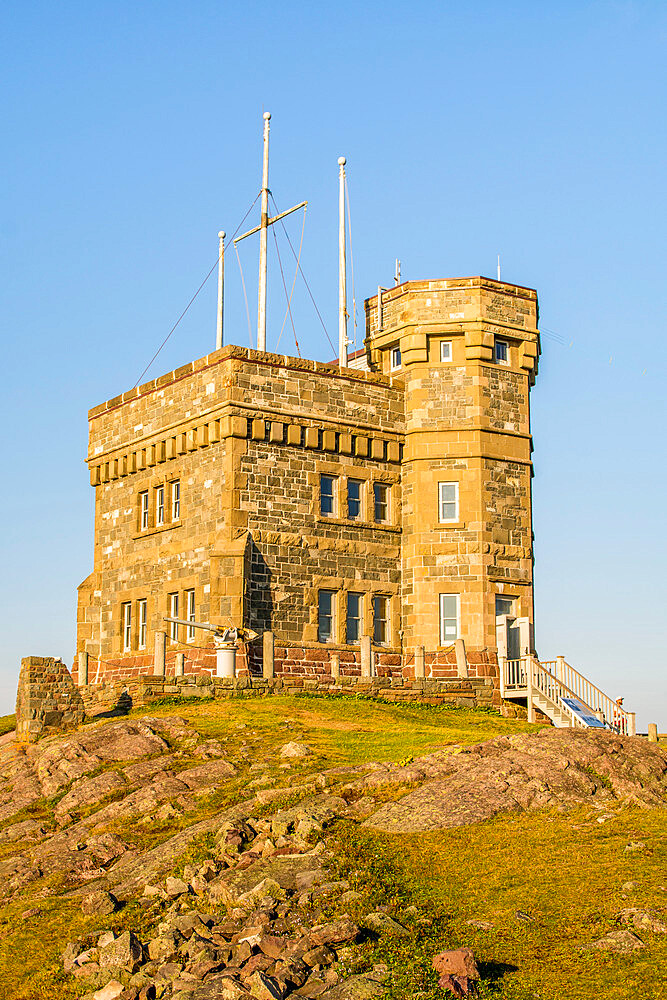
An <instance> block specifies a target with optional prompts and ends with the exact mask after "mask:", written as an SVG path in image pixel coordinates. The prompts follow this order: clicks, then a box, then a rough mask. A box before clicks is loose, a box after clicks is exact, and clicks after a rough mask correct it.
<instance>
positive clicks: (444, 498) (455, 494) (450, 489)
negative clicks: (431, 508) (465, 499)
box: [438, 483, 459, 522]
mask: <svg viewBox="0 0 667 1000" xmlns="http://www.w3.org/2000/svg"><path fill="white" fill-rule="evenodd" d="M438 519H439V520H440V521H441V522H446V521H458V519H459V484H458V483H438Z"/></svg>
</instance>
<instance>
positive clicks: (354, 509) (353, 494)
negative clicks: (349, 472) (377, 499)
mask: <svg viewBox="0 0 667 1000" xmlns="http://www.w3.org/2000/svg"><path fill="white" fill-rule="evenodd" d="M362 488H363V483H362V482H361V480H360V479H348V481H347V516H348V517H349V518H350V519H351V520H352V521H358V520H359V518H360V517H361V490H362Z"/></svg>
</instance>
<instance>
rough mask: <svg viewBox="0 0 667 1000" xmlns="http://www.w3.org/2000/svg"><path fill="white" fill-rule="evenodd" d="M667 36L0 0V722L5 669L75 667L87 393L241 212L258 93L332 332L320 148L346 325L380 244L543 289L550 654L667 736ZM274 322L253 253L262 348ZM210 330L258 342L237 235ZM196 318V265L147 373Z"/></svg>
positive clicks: (536, 425)
mask: <svg viewBox="0 0 667 1000" xmlns="http://www.w3.org/2000/svg"><path fill="white" fill-rule="evenodd" d="M666 43H667V7H665V5H664V4H663V3H661V2H643V3H642V2H634V3H630V2H628V3H621V2H619V3H614V2H591V3H585V2H581V3H568V2H556V3H553V4H550V5H546V4H535V3H520V2H519V3H507V4H498V3H493V4H489V3H484V2H481V3H475V4H464V3H458V4H454V3H449V2H446V0H445V2H439V3H430V2H424V0H416V2H415V3H412V4H409V5H403V6H401V5H393V6H392V5H386V4H379V3H348V2H342V3H339V4H336V5H329V6H326V7H325V6H324V5H319V4H298V3H289V2H288V3H285V2H283V3H281V4H269V3H265V2H254V3H253V2H250V3H244V4H232V3H228V2H219V3H206V2H199V3H198V2H192V3H188V4H186V3H175V2H169V0H163V2H160V3H156V2H145V3H141V4H136V3H128V2H125V0H116V2H114V3H113V4H112V3H99V2H91V3H82V2H70V3H67V2H61V3H59V4H53V3H43V2H42V3H40V2H31V0H24V2H22V3H20V4H19V3H13V4H11V3H6V2H5V3H4V4H0V85H1V87H2V93H3V102H2V104H3V107H2V136H3V140H4V142H3V148H4V154H3V157H2V166H1V168H0V169H1V176H2V183H1V185H0V268H1V274H2V281H1V282H0V325H1V329H2V346H3V356H4V359H5V366H4V371H5V376H4V391H3V393H2V404H1V405H2V408H3V411H4V412H3V427H4V428H5V445H6V447H5V458H4V462H3V470H4V476H3V480H4V488H3V489H2V491H1V501H0V502H1V505H2V511H1V514H2V523H3V525H4V531H3V568H4V572H3V573H2V580H1V587H2V593H1V594H0V600H1V601H2V608H3V617H4V622H5V627H4V641H3V643H2V647H1V650H0V710H2V711H10V710H11V709H12V706H13V701H14V696H15V689H16V678H17V673H18V667H19V662H20V658H21V656H25V655H29V654H51V655H60V656H62V657H63V659H65V661H66V662H68V663H71V660H72V655H73V649H74V631H75V599H76V586H77V585H78V583H79V582H80V581H81V580H83V579H84V578H85V577H86V576H87V575H88V573H89V572H90V569H91V567H92V526H93V520H92V515H93V491H92V490H91V488H90V487H89V485H88V477H87V472H86V468H85V465H84V463H83V458H84V456H85V453H86V437H87V420H86V411H87V409H88V408H89V407H90V406H92V405H94V404H96V403H98V402H100V401H102V400H104V399H106V398H108V397H111V396H114V395H116V394H117V393H118V392H120V391H122V390H123V389H126V388H129V387H131V386H132V385H133V384H134V382H135V381H136V379H137V377H138V376H139V375H140V373H141V372H142V370H143V369H144V367H145V365H146V364H147V363H148V361H149V359H150V358H151V356H152V355H153V353H154V351H155V350H156V348H157V346H158V345H159V344H160V342H161V341H162V340H163V338H164V337H165V335H166V334H167V332H168V331H169V329H170V328H171V326H172V325H173V323H174V322H175V320H176V318H177V317H178V316H179V314H180V313H181V311H182V310H183V308H184V306H185V305H186V304H187V302H188V300H189V299H190V297H191V295H192V294H193V292H194V291H195V289H196V288H197V287H198V285H199V284H200V282H201V280H202V278H203V277H204V275H205V274H206V273H207V271H208V270H209V268H210V267H211V265H212V264H213V263H214V261H215V259H216V255H217V232H218V230H219V229H220V228H223V229H226V230H227V231H228V232H232V231H233V230H234V229H235V228H236V226H237V225H238V223H239V222H240V220H241V218H242V216H243V214H244V213H245V211H246V210H247V208H248V207H249V206H250V204H251V202H252V200H253V198H254V197H255V194H256V193H257V191H258V188H259V185H260V173H261V159H260V157H261V128H262V121H261V115H262V111H263V110H265V109H268V110H270V111H271V112H272V115H273V119H272V131H271V180H270V184H271V189H272V191H273V193H274V195H275V199H276V203H277V204H278V206H279V208H280V209H281V210H282V209H285V208H287V207H289V206H290V205H292V204H294V203H295V202H297V201H300V200H301V199H303V198H307V199H308V200H309V206H308V214H307V220H306V229H305V237H304V247H303V257H302V263H303V268H304V271H305V274H306V277H307V278H308V280H309V282H310V285H311V287H312V290H313V294H314V296H315V299H316V301H317V303H318V307H319V309H320V311H321V313H322V315H323V317H324V320H325V323H326V325H327V327H328V329H329V333H330V336H331V338H332V340H334V341H335V333H336V308H337V298H336V297H337V284H336V267H337V243H336V239H337V201H336V198H337V163H336V160H337V157H338V156H339V155H340V154H344V155H346V156H347V158H348V181H349V191H350V202H351V209H352V244H353V246H352V249H353V255H354V280H355V287H356V297H357V303H358V311H359V320H360V329H362V328H363V298H364V297H365V296H368V295H371V294H372V293H373V291H374V289H375V288H376V287H377V285H378V283H382V284H390V283H391V279H392V275H393V268H394V258H395V257H400V258H401V260H402V267H403V276H404V277H405V278H415V279H418V278H428V277H448V276H458V275H468V274H480V273H481V274H487V275H491V276H494V275H495V267H496V255H497V254H498V253H500V254H501V258H502V274H503V277H504V278H505V279H507V280H508V281H514V282H516V283H518V284H522V285H529V286H533V287H535V288H537V290H538V293H539V297H540V311H541V326H542V329H543V330H545V331H549V332H548V333H545V334H544V336H543V356H542V360H541V368H540V375H539V378H538V382H537V385H536V388H535V390H534V394H533V432H534V435H535V454H534V460H535V480H534V501H535V511H534V519H535V535H536V543H535V554H536V632H537V643H538V650H539V653H540V655H541V656H542V657H543V658H551V657H552V656H555V655H556V654H559V653H562V654H564V655H565V656H566V657H567V659H568V660H569V661H570V662H571V663H573V664H574V665H576V666H578V667H579V668H580V669H582V670H583V671H584V673H587V674H588V675H589V676H590V677H591V678H592V679H593V680H594V681H596V682H597V683H598V684H599V685H600V686H601V687H602V688H603V689H605V690H607V691H608V693H609V694H611V695H612V696H614V697H617V696H619V695H623V696H624V697H625V698H626V706H627V707H629V708H636V709H637V711H638V713H639V724H640V726H641V727H643V728H645V727H646V724H647V722H649V721H657V722H658V723H659V725H660V726H661V728H662V729H663V730H667V680H666V677H667V670H666V666H667V664H666V658H665V648H666V647H667V636H666V634H665V633H666V631H667V629H666V624H665V622H666V617H667V616H666V614H665V603H666V602H665V591H664V582H663V569H664V565H665V555H666V553H665V513H664V512H665V492H666V486H667V482H666V479H667V477H666V474H665V465H666V451H667V449H666V448H665V424H666V419H665V418H666V416H667V414H666V406H665V392H664V383H665V377H666V375H667V372H666V367H667V366H666V364H665V361H666V349H665V325H666V324H665V315H666V312H667V309H666V306H667V301H666V299H667V295H666V292H665V269H666V263H667V262H666V260H665V180H664V163H665V153H666V151H667V136H666V130H665V120H666V116H665V92H666V90H667V85H666V76H665V71H664V66H665V60H666ZM255 212H256V210H255ZM248 225H250V222H249V223H248ZM289 232H290V235H291V238H292V240H293V242H295V244H297V243H298V240H299V238H300V235H301V223H300V220H299V219H298V218H296V217H295V218H293V219H292V220H291V221H290V223H289ZM251 243H252V241H251V240H248V241H247V242H246V244H245V245H244V244H241V246H240V248H239V251H240V255H241V261H242V265H243V269H244V275H245V278H246V282H247V285H248V297H249V302H250V310H251V316H252V317H253V320H254V311H255V304H256V281H257V277H256V271H257V262H256V252H257V244H256V243H252V245H251ZM280 252H281V257H282V260H283V265H284V267H285V271H286V280H287V281H288V282H289V281H291V277H292V274H293V258H291V254H290V251H289V248H288V247H287V246H286V244H285V241H284V239H283V240H282V246H281V248H280ZM293 308H294V316H295V324H296V329H297V336H298V338H299V342H300V346H301V350H302V352H303V353H304V355H305V356H311V357H316V358H329V357H330V356H331V353H332V352H331V350H330V348H329V345H328V343H327V341H326V338H325V336H324V333H323V331H322V327H321V326H320V323H319V320H318V319H317V316H316V314H315V312H314V310H313V307H312V304H311V302H310V300H309V299H308V297H307V295H306V294H305V292H304V290H303V288H302V287H301V286H300V285H297V291H296V292H295V297H294V304H293ZM283 314H284V297H283V292H282V285H281V282H280V272H279V270H278V267H277V262H276V259H275V250H274V249H273V248H272V250H271V259H270V273H269V319H268V344H269V347H270V348H271V347H275V344H276V341H277V336H278V332H279V330H280V327H281V325H282V321H283ZM225 323H226V337H227V339H228V341H230V342H236V343H241V344H247V343H248V326H247V320H246V313H245V305H244V301H243V292H242V288H241V283H240V280H239V269H238V265H237V264H236V260H235V258H234V256H233V254H232V253H230V254H229V256H228V265H227V286H226V316H225ZM214 337H215V279H214V278H212V279H211V280H210V281H209V282H208V284H207V285H206V286H205V288H204V289H203V291H202V293H201V294H200V295H199V297H198V298H197V300H196V302H195V304H194V305H193V307H192V308H191V310H190V311H189V312H188V314H187V316H186V318H185V319H184V320H183V322H182V323H181V324H180V326H179V327H178V329H177V330H176V332H175V333H174V335H173V336H172V337H171V339H170V341H169V343H168V344H167V346H166V347H165V349H164V350H163V352H162V354H161V355H160V357H159V359H158V361H157V362H156V364H155V365H154V367H153V368H152V369H151V374H159V373H161V372H163V371H167V370H169V369H171V368H173V367H175V366H176V365H179V364H182V363H184V362H185V361H188V360H190V359H192V358H194V357H199V356H201V355H203V354H205V353H207V351H209V350H210V349H211V348H212V347H213V345H214ZM280 349H281V351H282V350H284V351H286V352H288V353H294V343H293V336H292V332H291V328H290V326H289V323H288V324H287V326H286V328H285V331H284V332H283V335H282V340H281V344H280Z"/></svg>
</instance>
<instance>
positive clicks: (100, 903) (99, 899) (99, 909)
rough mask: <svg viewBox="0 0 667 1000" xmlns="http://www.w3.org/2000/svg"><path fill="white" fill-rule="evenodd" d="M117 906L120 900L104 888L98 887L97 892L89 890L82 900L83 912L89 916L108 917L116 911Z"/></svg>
mask: <svg viewBox="0 0 667 1000" xmlns="http://www.w3.org/2000/svg"><path fill="white" fill-rule="evenodd" d="M117 907H118V900H117V899H116V897H115V896H114V895H113V894H112V893H110V892H105V891H104V889H96V890H95V892H89V893H88V895H87V896H84V897H83V899H82V901H81V912H82V913H85V914H86V916H88V917H92V916H100V917H108V916H109V915H110V914H112V913H115V911H116V909H117Z"/></svg>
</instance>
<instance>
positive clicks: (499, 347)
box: [495, 340, 510, 365]
mask: <svg viewBox="0 0 667 1000" xmlns="http://www.w3.org/2000/svg"><path fill="white" fill-rule="evenodd" d="M495 358H496V362H497V363H498V364H499V365H508V364H509V361H510V347H509V344H508V343H507V341H506V340H496V342H495Z"/></svg>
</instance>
